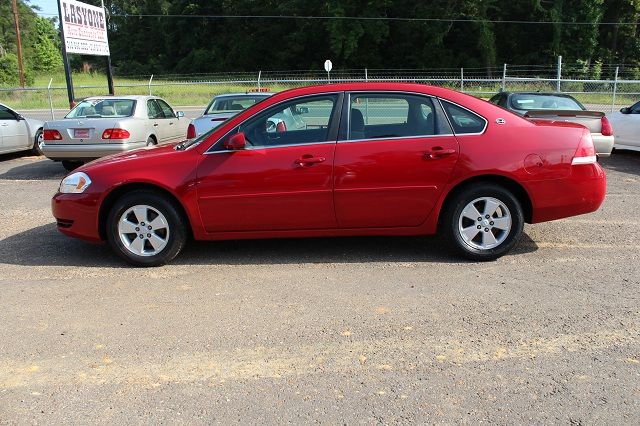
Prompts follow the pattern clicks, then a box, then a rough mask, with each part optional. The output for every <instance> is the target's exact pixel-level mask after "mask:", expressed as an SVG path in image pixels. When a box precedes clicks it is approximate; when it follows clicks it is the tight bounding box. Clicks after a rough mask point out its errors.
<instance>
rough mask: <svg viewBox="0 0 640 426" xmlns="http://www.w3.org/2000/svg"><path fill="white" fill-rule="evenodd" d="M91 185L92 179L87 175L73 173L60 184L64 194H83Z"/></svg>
mask: <svg viewBox="0 0 640 426" xmlns="http://www.w3.org/2000/svg"><path fill="white" fill-rule="evenodd" d="M89 185H91V179H89V176H87V174H86V173H83V172H76V173H72V174H70V175H69V176H67V177H66V178H64V179H62V182H60V189H59V191H60V192H61V193H63V194H81V193H83V192H84V190H85V189H87V188H88V187H89Z"/></svg>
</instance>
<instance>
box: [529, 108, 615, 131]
mask: <svg viewBox="0 0 640 426" xmlns="http://www.w3.org/2000/svg"><path fill="white" fill-rule="evenodd" d="M604 115H605V114H604V113H603V112H600V111H574V110H531V111H527V112H526V113H525V114H524V117H525V118H528V119H531V120H532V121H537V120H545V121H551V122H569V123H576V124H580V125H582V126H584V127H586V128H587V129H589V131H590V132H591V133H602V117H604Z"/></svg>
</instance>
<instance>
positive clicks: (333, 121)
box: [203, 91, 344, 155]
mask: <svg viewBox="0 0 640 426" xmlns="http://www.w3.org/2000/svg"><path fill="white" fill-rule="evenodd" d="M331 95H337V98H336V102H335V105H334V107H333V111H332V114H331V117H330V118H329V127H328V135H327V138H328V139H330V140H327V141H324V142H308V143H298V144H289V145H273V146H262V147H248V148H245V149H244V150H243V151H257V150H261V149H273V148H284V147H290V146H309V145H324V144H334V145H335V144H336V143H337V139H338V131H339V129H340V121H341V120H340V118H341V116H342V105H343V98H344V92H342V91H333V92H325V93H313V94H307V95H302V96H298V97H295V98H289V99H283V100H281V101H279V102H276V103H275V104H273V105H270V106H268V107H267V108H265V109H263V110H262V111H259V112H258V114H262V113H263V112H266V111H268V110H270V109H272V108H274V107H277V106H279V105H282V104H284V103H287V102H289V101H294V100H297V99H304V98H312V97H313V98H316V97H323V96H331ZM245 111H246V110H245ZM258 114H253V115H251V116H250V117H247V118H246V119H245V120H243V121H242V122H240V123H238V124H236V125H235V126H233V127H232V128H231V130H229V131H228V132H226V133H225V134H224V135H222V136H221V137H219V138H218V140H216V141H215V142H214V143H213V144H212V145H211V146H210V147H209V148H207V150H206V151H205V152H204V153H203V154H205V155H209V154H217V153H219V152H237V150H229V149H221V150H215V148H216V146H218V144H220V143H221V141H223V140H224V139H225V138H226V137H227V136H229V135H230V134H231V133H234V132H237V131H238V130H239V128H240V126H242V125H243V124H245V123H246V122H247V121H249V120H251V119H252V118H254V117H255V116H256V115H258Z"/></svg>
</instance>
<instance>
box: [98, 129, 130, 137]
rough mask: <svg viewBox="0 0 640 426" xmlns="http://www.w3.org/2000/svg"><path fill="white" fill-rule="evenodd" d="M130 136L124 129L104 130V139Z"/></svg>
mask: <svg viewBox="0 0 640 426" xmlns="http://www.w3.org/2000/svg"><path fill="white" fill-rule="evenodd" d="M130 136H131V134H130V133H129V132H128V131H126V130H124V129H107V130H105V131H104V132H102V139H129V137H130Z"/></svg>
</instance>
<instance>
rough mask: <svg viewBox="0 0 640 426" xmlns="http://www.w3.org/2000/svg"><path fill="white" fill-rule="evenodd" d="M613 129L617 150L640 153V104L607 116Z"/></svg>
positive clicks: (637, 103)
mask: <svg viewBox="0 0 640 426" xmlns="http://www.w3.org/2000/svg"><path fill="white" fill-rule="evenodd" d="M607 117H608V118H609V122H610V123H611V126H612V127H613V134H614V136H615V143H614V145H613V147H614V148H616V149H630V150H633V151H640V102H636V103H635V104H633V105H632V106H630V107H625V108H622V109H621V110H620V112H614V113H612V114H609V115H607Z"/></svg>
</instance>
